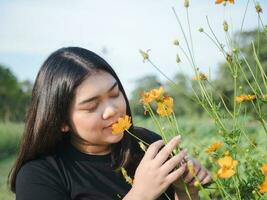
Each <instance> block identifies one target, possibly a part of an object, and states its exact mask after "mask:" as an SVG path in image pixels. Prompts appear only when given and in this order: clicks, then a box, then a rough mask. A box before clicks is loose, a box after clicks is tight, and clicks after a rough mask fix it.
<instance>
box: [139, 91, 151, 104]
mask: <svg viewBox="0 0 267 200" xmlns="http://www.w3.org/2000/svg"><path fill="white" fill-rule="evenodd" d="M153 100H154V99H153V98H152V96H151V95H150V93H149V92H143V93H142V94H141V100H140V102H141V103H142V104H144V105H147V104H150V103H151V102H152V101H153Z"/></svg>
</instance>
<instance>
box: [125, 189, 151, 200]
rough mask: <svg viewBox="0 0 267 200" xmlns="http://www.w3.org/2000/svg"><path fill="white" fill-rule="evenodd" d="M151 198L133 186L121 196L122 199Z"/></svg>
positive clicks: (142, 199) (141, 199)
mask: <svg viewBox="0 0 267 200" xmlns="http://www.w3.org/2000/svg"><path fill="white" fill-rule="evenodd" d="M136 199H138V200H152V199H150V198H148V197H147V196H146V195H145V194H144V193H141V192H139V191H138V190H136V189H135V188H132V189H131V190H130V191H129V192H128V193H127V195H126V196H125V197H124V198H123V200H136Z"/></svg>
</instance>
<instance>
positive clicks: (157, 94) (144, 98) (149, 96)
mask: <svg viewBox="0 0 267 200" xmlns="http://www.w3.org/2000/svg"><path fill="white" fill-rule="evenodd" d="M163 94H164V89H163V87H159V88H155V89H152V90H150V91H149V92H143V93H142V95H141V100H140V102H141V103H143V104H144V105H147V104H149V103H151V102H152V101H154V100H155V101H160V100H161V99H162V96H163Z"/></svg>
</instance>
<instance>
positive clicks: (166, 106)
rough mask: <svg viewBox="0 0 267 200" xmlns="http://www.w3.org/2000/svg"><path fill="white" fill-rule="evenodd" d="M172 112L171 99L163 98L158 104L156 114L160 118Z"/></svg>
mask: <svg viewBox="0 0 267 200" xmlns="http://www.w3.org/2000/svg"><path fill="white" fill-rule="evenodd" d="M172 112H173V98H171V97H168V96H166V97H164V98H163V100H162V101H161V102H158V106H157V113H158V114H159V115H160V116H161V117H164V116H169V115H170V114H171V113H172Z"/></svg>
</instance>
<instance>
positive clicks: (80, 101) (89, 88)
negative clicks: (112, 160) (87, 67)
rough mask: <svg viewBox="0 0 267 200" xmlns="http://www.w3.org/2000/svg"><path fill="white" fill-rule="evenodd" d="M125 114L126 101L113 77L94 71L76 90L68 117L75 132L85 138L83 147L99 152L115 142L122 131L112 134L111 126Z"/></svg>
mask: <svg viewBox="0 0 267 200" xmlns="http://www.w3.org/2000/svg"><path fill="white" fill-rule="evenodd" d="M125 114H126V102H125V99H124V96H123V94H122V92H121V91H120V89H119V86H118V83H117V81H116V79H115V78H114V77H113V76H112V75H110V74H109V73H107V72H105V71H97V72H95V73H93V74H92V75H90V76H89V77H88V78H87V79H85V80H84V81H83V82H82V83H81V84H80V85H79V86H78V87H77V89H76V91H75V96H74V100H73V103H72V107H71V111H70V117H71V126H72V129H73V130H74V134H73V135H72V142H73V140H74V144H75V140H76V142H77V138H78V137H77V135H78V136H79V137H80V138H82V139H83V140H85V141H87V143H88V144H87V145H86V149H87V151H89V152H90V151H91V152H92V153H99V152H101V151H102V150H104V149H105V148H106V147H110V144H113V143H117V142H119V141H120V140H121V139H122V137H123V134H119V135H113V134H112V128H111V125H112V124H113V123H114V122H116V121H117V120H118V118H119V117H122V116H124V115H125Z"/></svg>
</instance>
